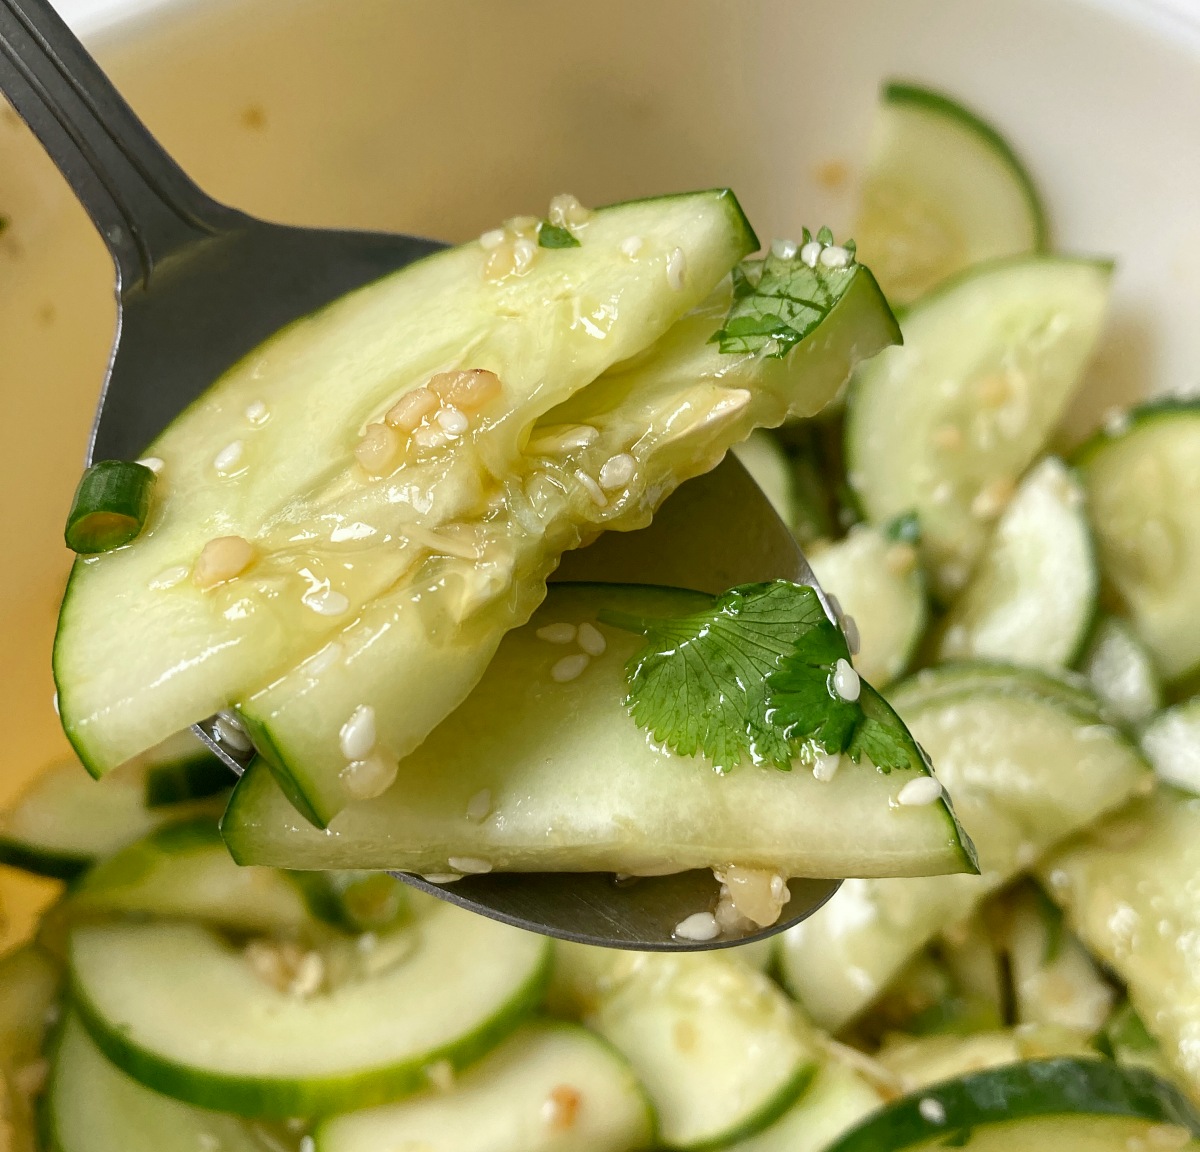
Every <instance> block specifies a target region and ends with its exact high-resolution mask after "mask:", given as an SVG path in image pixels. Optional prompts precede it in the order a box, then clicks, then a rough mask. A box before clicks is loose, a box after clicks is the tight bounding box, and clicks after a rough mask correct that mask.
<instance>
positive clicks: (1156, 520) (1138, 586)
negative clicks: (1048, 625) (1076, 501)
mask: <svg viewBox="0 0 1200 1152" xmlns="http://www.w3.org/2000/svg"><path fill="white" fill-rule="evenodd" d="M1076 460H1077V463H1078V465H1079V468H1080V470H1081V472H1082V473H1083V477H1084V481H1085V483H1086V484H1087V490H1088V498H1089V500H1090V503H1091V508H1092V516H1093V518H1094V521H1095V526H1096V540H1097V544H1098V545H1099V550H1100V562H1101V564H1102V566H1103V569H1104V574H1105V575H1106V576H1107V577H1108V579H1110V580H1111V581H1112V582H1113V584H1114V585H1115V586H1116V588H1117V591H1118V592H1120V594H1121V595H1122V596H1123V597H1124V599H1125V602H1126V604H1127V605H1128V606H1129V611H1130V614H1131V616H1132V620H1133V624H1134V627H1135V628H1136V629H1137V632H1138V635H1139V636H1140V637H1141V638H1142V640H1143V641H1144V642H1145V644H1146V646H1147V647H1148V648H1149V649H1150V652H1151V654H1152V655H1153V657H1154V660H1155V662H1156V664H1157V665H1158V668H1159V671H1160V672H1161V673H1162V675H1163V676H1164V677H1165V678H1166V679H1167V680H1178V679H1181V678H1183V677H1184V676H1186V675H1188V674H1189V673H1191V672H1193V671H1195V670H1196V669H1197V667H1200V592H1198V591H1197V589H1200V401H1196V400H1160V401H1157V402H1155V403H1152V404H1148V405H1146V406H1145V407H1142V408H1138V409H1135V410H1134V411H1133V412H1131V413H1129V416H1128V417H1127V418H1126V419H1124V420H1122V421H1118V422H1115V424H1114V426H1113V427H1111V428H1109V429H1106V430H1104V431H1102V432H1100V433H1099V434H1098V435H1097V436H1095V437H1094V438H1093V439H1092V440H1091V441H1089V442H1088V443H1087V444H1085V445H1084V446H1083V448H1082V449H1080V452H1079V454H1078V456H1077V458H1076Z"/></svg>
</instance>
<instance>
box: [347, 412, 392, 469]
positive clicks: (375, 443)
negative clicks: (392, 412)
mask: <svg viewBox="0 0 1200 1152" xmlns="http://www.w3.org/2000/svg"><path fill="white" fill-rule="evenodd" d="M354 458H355V459H356V460H357V461H358V462H359V464H361V465H362V467H363V470H364V471H365V472H366V473H367V475H368V476H386V475H387V474H388V473H389V472H391V471H393V470H394V468H395V467H396V463H397V461H398V460H399V458H400V437H399V435H398V434H397V432H396V430H395V428H393V427H392V426H391V425H390V424H368V425H367V426H366V428H365V429H364V430H363V434H362V437H361V439H360V440H359V441H358V443H357V444H356V445H355V446H354Z"/></svg>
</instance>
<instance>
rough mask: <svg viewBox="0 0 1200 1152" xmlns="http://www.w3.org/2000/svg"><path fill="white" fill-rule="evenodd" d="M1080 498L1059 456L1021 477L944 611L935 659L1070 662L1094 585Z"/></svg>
mask: <svg viewBox="0 0 1200 1152" xmlns="http://www.w3.org/2000/svg"><path fill="white" fill-rule="evenodd" d="M1084 504H1085V500H1084V494H1083V489H1082V487H1081V486H1080V484H1079V482H1078V480H1076V478H1075V477H1074V476H1073V475H1072V474H1071V472H1070V471H1069V470H1068V469H1067V467H1066V465H1064V464H1063V463H1062V461H1061V460H1057V459H1055V458H1054V457H1051V458H1050V459H1048V460H1043V461H1042V462H1041V463H1040V464H1039V465H1037V467H1036V468H1034V469H1033V471H1032V472H1030V473H1029V475H1028V476H1026V477H1025V479H1024V480H1023V481H1022V482H1021V486H1020V487H1019V488H1018V489H1017V492H1016V495H1015V496H1014V497H1013V500H1012V503H1011V504H1009V506H1008V507H1007V508H1006V509H1005V510H1004V513H1003V514H1002V515H1001V517H1000V520H999V522H998V523H997V524H996V531H995V534H994V535H993V536H992V539H991V540H990V541H989V543H988V545H987V548H986V550H985V551H984V553H983V556H982V558H981V559H980V562H979V566H978V568H976V570H975V572H974V574H973V575H972V577H971V582H970V583H969V584H968V585H967V586H966V588H965V589H963V593H962V595H961V596H960V597H959V598H958V599H957V600H956V601H955V602H954V605H953V607H952V608H951V609H950V612H949V615H948V616H947V617H946V622H945V630H944V631H943V633H942V638H941V644H940V645H939V651H938V655H939V657H940V659H942V660H961V659H969V658H971V657H982V658H984V659H990V660H1007V661H1011V662H1012V663H1014V664H1028V665H1032V666H1033V667H1035V668H1050V669H1055V668H1062V667H1066V666H1068V665H1071V664H1074V663H1075V661H1076V660H1077V659H1078V658H1079V655H1080V653H1081V651H1082V649H1083V646H1084V645H1085V643H1086V642H1087V638H1088V635H1089V633H1090V631H1091V628H1092V623H1093V620H1094V619H1095V615H1096V600H1097V596H1098V595H1099V591H1100V576H1099V571H1098V569H1097V565H1096V558H1095V554H1094V551H1093V548H1092V532H1091V528H1090V527H1089V525H1088V520H1087V514H1086V512H1085V510H1084Z"/></svg>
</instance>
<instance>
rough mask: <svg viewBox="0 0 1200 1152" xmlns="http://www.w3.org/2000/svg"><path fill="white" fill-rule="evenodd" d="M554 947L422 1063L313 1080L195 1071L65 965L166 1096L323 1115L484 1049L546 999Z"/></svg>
mask: <svg viewBox="0 0 1200 1152" xmlns="http://www.w3.org/2000/svg"><path fill="white" fill-rule="evenodd" d="M552 962H553V953H552V951H551V948H550V943H549V940H548V939H547V940H546V944H545V947H544V949H543V952H542V960H541V963H540V964H539V965H538V967H537V969H536V970H535V971H534V973H533V974H532V976H531V977H530V978H529V979H528V980H527V981H526V983H525V985H524V986H523V987H522V988H520V989H518V991H517V992H516V993H515V994H514V995H513V997H512V998H511V999H510V1000H509V1002H508V1003H507V1004H506V1005H505V1007H504V1009H503V1010H502V1011H501V1012H498V1013H497V1014H496V1015H495V1016H493V1017H492V1018H491V1019H490V1020H488V1021H486V1022H485V1023H484V1024H483V1025H482V1026H481V1027H480V1028H478V1029H477V1030H476V1031H475V1032H473V1033H471V1034H470V1035H468V1036H464V1037H462V1038H461V1039H460V1040H459V1041H457V1042H456V1043H454V1044H452V1045H448V1046H446V1047H445V1048H440V1049H436V1050H435V1051H432V1052H428V1053H425V1054H424V1055H423V1056H422V1057H421V1059H420V1062H419V1063H415V1064H401V1065H397V1066H394V1067H386V1068H371V1069H364V1070H362V1071H359V1072H356V1073H354V1074H353V1075H347V1076H329V1077H322V1078H320V1079H313V1080H281V1081H272V1080H270V1079H266V1078H257V1079H255V1078H251V1077H248V1076H224V1075H219V1074H216V1073H209V1072H198V1071H196V1070H195V1069H193V1068H190V1067H188V1066H187V1065H183V1064H179V1063H177V1062H176V1061H173V1060H165V1059H163V1058H161V1057H159V1056H155V1055H153V1054H152V1053H149V1052H147V1051H146V1050H145V1049H144V1048H142V1047H140V1046H139V1045H137V1044H134V1043H132V1042H131V1041H130V1040H129V1039H128V1038H127V1037H126V1036H125V1035H124V1034H123V1033H122V1031H121V1029H120V1028H119V1027H116V1028H114V1027H110V1026H109V1025H108V1024H106V1023H105V1021H104V1020H103V1019H102V1018H101V1016H100V1014H99V1013H98V1012H97V1011H96V1009H95V1007H94V1006H93V1005H92V1004H91V1003H90V1002H89V1001H88V999H87V997H86V996H85V995H84V993H83V990H82V989H81V988H80V987H79V983H78V981H77V980H76V979H75V977H74V972H73V971H69V972H68V977H67V980H68V985H69V989H70V998H71V1002H72V1004H73V1006H74V1008H75V1011H76V1012H77V1013H78V1015H79V1018H80V1020H82V1021H83V1024H84V1026H85V1027H86V1028H87V1031H88V1035H90V1036H91V1038H92V1040H93V1041H94V1042H95V1044H96V1046H97V1047H98V1048H99V1049H100V1051H101V1052H103V1053H104V1055H105V1056H106V1057H107V1058H108V1059H109V1060H110V1061H111V1062H112V1063H113V1064H114V1065H116V1067H117V1068H119V1069H120V1070H121V1071H122V1072H124V1073H125V1074H126V1075H128V1076H132V1077H133V1078H134V1079H135V1080H137V1081H138V1082H139V1083H141V1084H144V1085H145V1086H146V1087H147V1088H152V1089H153V1090H154V1091H156V1092H161V1093H163V1094H164V1095H166V1096H173V1097H174V1098H175V1099H177V1100H182V1101H184V1102H185V1103H188V1104H194V1105H196V1106H197V1107H200V1108H211V1109H213V1110H214V1111H218V1112H231V1113H233V1114H234V1115H237V1116H245V1117H248V1118H254V1119H262V1120H286V1119H289V1118H291V1117H293V1116H325V1115H329V1114H331V1113H335V1112H346V1111H357V1110H358V1109H361V1108H372V1107H374V1106H375V1105H378V1104H389V1103H391V1102H393V1101H395V1100H398V1099H400V1098H401V1097H403V1096H407V1095H409V1094H411V1093H413V1092H417V1091H420V1090H421V1089H422V1088H424V1087H427V1086H428V1083H429V1081H428V1078H427V1077H426V1075H425V1069H426V1068H427V1067H428V1066H429V1065H431V1064H434V1063H438V1062H440V1061H443V1060H445V1061H448V1062H449V1063H450V1064H451V1065H452V1067H453V1068H454V1070H455V1071H459V1070H461V1069H462V1068H465V1067H466V1066H467V1065H469V1064H472V1063H474V1062H475V1061H476V1060H478V1059H479V1058H480V1057H481V1056H483V1055H485V1054H486V1053H487V1052H489V1051H490V1050H491V1049H492V1048H494V1047H495V1046H496V1045H497V1044H498V1043H499V1042H500V1041H501V1040H503V1039H504V1038H505V1037H506V1036H507V1035H508V1034H509V1033H510V1032H512V1031H513V1030H514V1029H515V1028H516V1027H517V1026H518V1025H519V1024H521V1023H522V1022H523V1021H524V1020H525V1019H526V1018H527V1017H528V1016H530V1015H531V1014H532V1013H533V1012H534V1011H535V1010H536V1009H537V1007H538V1005H539V1004H540V1003H541V1001H542V999H543V997H544V996H545V993H546V989H547V987H548V986H549V983H550V973H551V966H552Z"/></svg>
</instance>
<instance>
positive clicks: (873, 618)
mask: <svg viewBox="0 0 1200 1152" xmlns="http://www.w3.org/2000/svg"><path fill="white" fill-rule="evenodd" d="M808 560H809V563H810V564H811V565H812V570H813V574H814V575H815V576H816V577H817V580H818V581H819V582H820V584H821V587H822V588H824V589H825V591H826V592H832V593H833V594H834V595H835V596H836V597H837V598H838V601H839V602H840V603H841V606H842V609H843V610H844V611H845V612H847V613H849V615H851V616H852V617H853V618H854V622H855V625H856V626H857V629H858V634H859V638H860V640H861V647H860V649H859V651H858V653H857V654H856V655H855V657H854V667H855V668H856V669H857V670H858V671H859V672H860V673H861V674H862V675H863V676H865V677H866V678H867V679H868V680H869V681H870V682H871V683H872V684H874V685H875V686H876V687H877V688H882V687H883V686H884V685H887V684H890V683H891V682H892V681H893V680H895V679H896V678H897V677H898V676H901V675H902V674H903V673H904V671H905V669H907V667H908V665H909V662H910V661H911V660H912V657H913V653H914V652H915V651H916V648H917V645H918V644H919V643H920V640H921V636H922V634H923V633H924V631H925V621H926V618H927V615H928V613H927V608H926V604H925V582H924V579H923V578H922V576H921V571H920V569H919V567H918V566H917V564H916V553H915V551H914V550H913V548H912V545H910V544H908V543H906V542H904V541H896V540H892V539H891V538H890V537H889V536H888V534H887V532H885V531H882V530H880V529H878V528H873V527H871V526H869V525H866V524H856V525H855V526H854V527H853V528H851V529H850V532H849V534H848V535H846V536H845V537H844V538H843V539H841V540H839V541H837V542H836V543H833V544H830V545H829V546H828V547H825V548H822V549H820V550H817V549H813V550H812V551H811V552H810V554H809V558H808ZM856 875H857V873H856Z"/></svg>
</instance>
